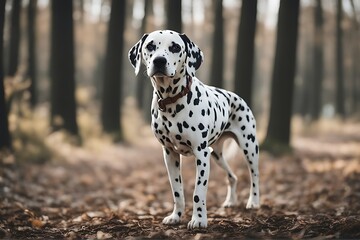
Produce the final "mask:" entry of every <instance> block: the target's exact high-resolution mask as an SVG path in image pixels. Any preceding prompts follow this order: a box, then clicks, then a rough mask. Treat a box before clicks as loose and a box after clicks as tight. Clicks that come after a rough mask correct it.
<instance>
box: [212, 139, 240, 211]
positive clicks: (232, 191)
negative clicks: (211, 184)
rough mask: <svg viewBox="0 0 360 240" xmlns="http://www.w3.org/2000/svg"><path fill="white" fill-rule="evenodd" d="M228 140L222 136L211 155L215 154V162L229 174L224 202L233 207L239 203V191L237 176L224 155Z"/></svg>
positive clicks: (224, 204) (213, 147)
mask: <svg viewBox="0 0 360 240" xmlns="http://www.w3.org/2000/svg"><path fill="white" fill-rule="evenodd" d="M225 140H226V137H225V136H222V137H221V138H220V139H219V140H218V141H217V142H216V143H214V144H213V145H212V146H211V147H212V149H213V151H212V153H211V155H212V156H213V158H214V160H215V162H216V163H217V164H218V165H219V166H220V167H221V168H222V169H224V170H225V172H226V174H227V180H228V186H227V194H226V199H225V201H224V203H223V204H222V206H223V207H233V206H236V205H237V203H238V200H237V193H236V186H237V177H236V175H235V174H234V173H233V171H232V170H231V169H230V166H229V164H228V163H227V162H226V160H225V159H224V157H223V154H222V150H223V145H224V141H225Z"/></svg>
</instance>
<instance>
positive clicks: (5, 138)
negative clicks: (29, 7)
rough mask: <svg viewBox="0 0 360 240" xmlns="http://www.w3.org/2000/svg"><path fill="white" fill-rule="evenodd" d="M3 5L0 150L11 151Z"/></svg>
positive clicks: (1, 9)
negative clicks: (4, 56)
mask: <svg viewBox="0 0 360 240" xmlns="http://www.w3.org/2000/svg"><path fill="white" fill-rule="evenodd" d="M5 3H6V1H0V56H1V57H0V133H1V137H0V150H2V149H4V148H8V149H11V137H10V133H9V121H8V109H7V108H6V102H5V91H4V66H3V58H2V56H3V52H4V51H3V48H4V47H3V45H4V20H5Z"/></svg>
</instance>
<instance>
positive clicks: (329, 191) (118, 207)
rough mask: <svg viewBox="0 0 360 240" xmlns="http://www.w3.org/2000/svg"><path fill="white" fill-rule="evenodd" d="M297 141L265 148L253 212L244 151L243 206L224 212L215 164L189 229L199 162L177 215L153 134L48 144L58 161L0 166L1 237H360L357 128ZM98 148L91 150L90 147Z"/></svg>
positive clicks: (236, 163)
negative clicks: (204, 211)
mask: <svg viewBox="0 0 360 240" xmlns="http://www.w3.org/2000/svg"><path fill="white" fill-rule="evenodd" d="M335 125H336V126H335V127H333V126H332V125H331V126H328V127H325V128H322V130H321V129H320V130H319V128H316V127H315V128H316V129H317V131H316V133H313V132H309V133H305V134H295V136H294V137H293V140H292V144H293V146H294V151H293V153H292V154H288V155H285V156H281V157H276V156H272V155H271V154H269V153H267V152H265V151H263V152H262V153H261V156H260V159H261V162H260V185H261V208H260V209H258V210H247V209H245V204H246V202H247V198H248V194H249V176H248V170H247V169H246V165H245V163H244V161H243V159H242V154H241V153H240V152H239V154H236V156H234V157H232V158H231V159H230V160H229V163H230V165H231V166H232V168H233V169H234V170H235V173H236V175H237V176H238V179H239V184H238V193H239V200H240V205H239V206H238V207H236V208H227V209H224V208H221V207H220V206H221V204H222V202H223V201H224V199H225V195H226V187H225V184H226V181H225V173H224V172H223V171H222V170H221V169H220V168H219V167H218V166H216V165H215V164H212V170H211V175H210V182H209V190H208V196H207V197H208V202H207V203H208V220H209V222H208V228H207V229H201V230H188V229H187V228H186V226H187V222H188V221H189V220H190V218H191V212H192V201H191V199H192V197H191V196H192V190H193V187H194V179H195V171H194V161H193V160H192V159H191V158H186V159H184V161H183V180H184V184H185V185H184V186H185V196H186V207H187V208H186V213H185V216H184V217H183V220H182V222H181V224H179V225H175V226H165V225H163V224H162V223H161V222H162V219H163V218H164V217H165V216H167V214H169V213H170V212H171V211H172V205H173V204H172V197H171V191H170V185H169V182H168V177H167V173H166V169H165V165H164V164H163V160H162V156H161V148H160V145H159V144H158V143H157V141H156V140H155V139H154V138H153V137H151V134H150V133H148V132H147V133H146V134H143V136H140V137H141V139H142V140H141V141H133V142H132V143H128V144H103V145H101V142H97V143H93V144H88V145H87V147H82V148H80V147H76V146H73V145H70V144H64V143H59V142H57V140H54V139H56V137H54V139H52V140H49V141H48V143H47V144H48V145H51V146H52V147H53V149H56V150H58V155H59V156H61V157H60V158H57V159H54V160H51V161H45V163H37V164H35V163H31V162H18V161H14V160H11V159H10V160H9V159H8V160H4V159H3V160H1V161H0V238H11V239H25V238H41V239H63V238H69V239H77V238H88V239H89V238H90V239H106V238H121V239H123V238H125V239H142V238H156V239H167V238H171V239H210V238H214V239H220V238H243V237H247V238H292V239H294V238H295V239H299V238H317V239H327V238H341V239H344V238H346V239H349V238H357V239H359V238H360V124H359V123H337V124H335ZM90 145H91V146H92V147H89V146H90Z"/></svg>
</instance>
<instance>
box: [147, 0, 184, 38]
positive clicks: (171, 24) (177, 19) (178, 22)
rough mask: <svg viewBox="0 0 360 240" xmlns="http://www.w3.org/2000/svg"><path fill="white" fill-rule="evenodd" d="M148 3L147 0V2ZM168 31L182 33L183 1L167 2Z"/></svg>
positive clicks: (172, 0)
mask: <svg viewBox="0 0 360 240" xmlns="http://www.w3.org/2000/svg"><path fill="white" fill-rule="evenodd" d="M145 1H146V0H145ZM166 4H167V5H166V8H167V10H166V14H167V15H166V16H167V29H169V30H174V31H177V32H180V33H181V32H182V16H181V15H182V7H181V4H182V1H181V0H169V1H166Z"/></svg>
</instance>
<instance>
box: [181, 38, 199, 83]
mask: <svg viewBox="0 0 360 240" xmlns="http://www.w3.org/2000/svg"><path fill="white" fill-rule="evenodd" d="M180 37H181V39H182V40H183V41H184V43H185V48H186V49H185V50H186V55H187V57H186V61H185V64H186V71H187V73H188V74H189V75H190V76H191V77H195V71H196V70H197V69H198V68H199V67H200V65H201V63H202V62H203V60H204V54H203V52H202V51H201V50H200V48H199V47H198V46H197V45H196V44H195V43H193V42H192V41H191V40H190V39H189V38H188V37H187V36H186V35H185V34H184V33H183V34H180Z"/></svg>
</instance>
